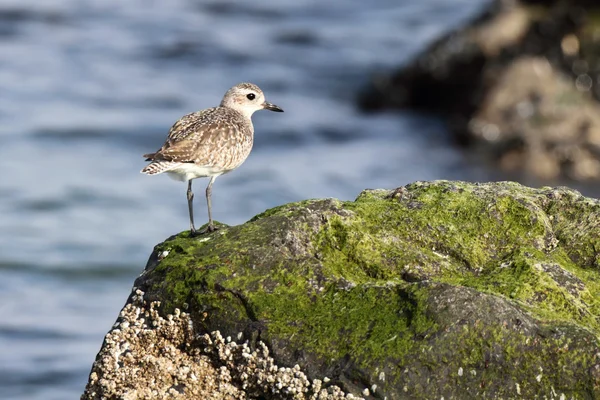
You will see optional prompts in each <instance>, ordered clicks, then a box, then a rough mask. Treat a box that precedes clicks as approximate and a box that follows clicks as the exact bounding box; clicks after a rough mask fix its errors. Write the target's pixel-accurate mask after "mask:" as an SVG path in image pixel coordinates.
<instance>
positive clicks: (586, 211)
mask: <svg viewBox="0 0 600 400" xmlns="http://www.w3.org/2000/svg"><path fill="white" fill-rule="evenodd" d="M599 269H600V202H599V201H598V200H594V199H589V198H585V197H583V196H581V195H580V194H579V193H578V192H576V191H574V190H570V189H566V188H543V189H532V188H528V187H524V186H521V185H518V184H515V183H510V182H500V183H488V184H471V183H465V182H448V181H435V182H416V183H413V184H410V185H407V186H404V187H401V188H398V189H396V190H393V191H390V190H368V191H364V192H363V193H361V195H360V196H359V197H358V198H357V199H356V201H353V202H342V201H338V200H334V199H327V200H308V201H303V202H299V203H292V204H287V205H283V206H280V207H276V208H274V209H271V210H267V211H266V212H264V213H262V214H260V215H258V216H256V217H254V218H253V219H251V220H250V221H248V222H247V223H245V224H242V225H239V226H235V227H223V228H222V229H220V230H219V231H217V232H214V233H212V234H210V235H205V236H200V237H195V238H190V237H189V232H183V233H181V234H179V235H177V236H173V237H171V238H170V239H168V240H167V241H165V242H163V243H161V244H159V245H157V246H156V248H155V249H154V252H153V254H152V256H151V257H150V259H149V261H148V264H147V266H146V269H145V271H144V272H143V273H142V275H141V276H140V277H139V278H138V279H137V280H136V282H135V285H134V286H135V287H136V288H137V289H136V290H139V291H140V292H137V293H138V294H136V293H134V294H132V296H131V297H130V299H129V300H128V304H127V305H126V306H125V308H124V311H123V312H124V313H125V314H126V315H132V316H137V317H136V318H139V317H142V318H145V319H146V320H147V321H146V320H145V321H144V322H142V323H145V324H146V325H147V327H148V328H143V327H140V326H139V325H138V326H136V327H134V329H133V330H132V331H131V332H130V333H129V334H128V335H129V336H125V337H123V333H122V332H124V329H125V328H123V322H122V320H119V321H118V322H119V324H120V325H119V326H117V327H115V328H114V329H113V331H111V332H110V333H109V334H108V335H107V339H106V340H105V343H104V345H103V347H102V349H101V351H100V353H99V355H98V358H97V360H96V363H95V364H94V367H93V369H92V374H91V377H90V382H89V383H88V387H87V388H86V392H85V394H84V395H83V396H82V399H96V398H102V397H106V398H111V396H114V393H117V392H115V391H114V390H119V391H120V392H118V393H136V394H139V393H141V392H139V390H142V388H139V387H133V386H131V387H130V386H127V385H134V386H135V384H136V383H135V382H136V380H135V379H133V381H131V380H130V381H127V380H123V379H118V376H128V375H131V376H134V377H135V376H152V377H153V379H154V380H153V382H167V383H165V384H164V385H163V386H161V387H162V388H163V389H164V388H165V387H166V388H167V389H169V390H171V389H174V390H175V391H176V392H177V393H174V392H173V393H172V396H173V398H182V399H188V398H190V399H191V398H197V397H194V395H195V393H196V391H197V390H199V389H198V388H199V387H201V386H202V385H204V386H206V387H209V386H210V387H211V388H213V389H212V390H216V391H215V392H213V395H214V396H218V395H220V393H222V392H221V391H229V392H227V393H234V394H231V397H229V398H235V399H237V398H240V399H241V398H256V397H254V396H259V395H260V396H262V398H265V399H271V398H272V399H287V398H289V399H309V398H344V397H310V396H314V395H317V394H318V395H321V394H320V393H322V395H323V396H346V397H345V398H352V397H353V398H357V397H363V398H365V399H375V398H380V399H382V398H387V399H388V400H394V399H407V398H411V399H412V398H414V399H420V398H439V397H441V396H443V397H445V398H473V397H477V398H534V397H536V396H538V397H543V396H546V397H548V398H560V397H561V396H562V395H564V396H566V397H567V398H571V397H574V398H580V397H586V396H587V397H592V398H593V397H595V396H596V397H597V396H600V351H599V349H600V346H599V337H600V318H599V317H598V315H600V303H599V302H598V300H597V299H598V298H600V283H598V282H600V279H599V278H600V276H599V275H600V271H599ZM142 292H143V293H144V294H143V300H144V301H145V302H146V306H144V307H150V308H149V309H148V308H146V310H145V311H144V312H142V311H139V312H138V311H136V310H137V309H139V307H140V303H139V302H140V299H139V298H138V297H139V293H142ZM157 301H159V302H160V307H158V308H156V303H154V302H157ZM153 303H154V304H155V306H151V304H153ZM136 307H137V308H136ZM177 309H180V310H185V314H182V313H177V311H175V310H177ZM142 314H144V316H142ZM146 314H147V315H148V317H146V316H145V315H146ZM169 314H171V315H172V316H171V317H169V316H168V315H169ZM182 315H183V317H182ZM122 318H123V316H122ZM161 318H162V320H161ZM182 318H183V319H182ZM131 320H132V317H129V322H128V323H129V325H128V328H131V327H132V325H133V324H132V322H131ZM155 321H162V322H159V323H158V327H157V328H153V327H154V322H155ZM186 321H189V322H186ZM163 325H164V327H163ZM174 326H175V327H177V326H179V328H177V329H175V328H174ZM186 327H189V330H186V329H188V328H186ZM121 329H123V331H120V330H121ZM144 329H151V330H152V329H153V330H155V331H156V332H159V331H160V332H164V333H163V334H161V335H162V336H160V335H158V336H157V335H156V334H150V333H148V335H150V336H148V337H149V338H150V337H156V339H154V340H150V339H148V341H146V342H144V341H142V340H141V339H142V338H145V337H146V335H147V333H146V331H145V330H144ZM215 331H219V332H220V335H221V339H219V336H210V334H211V332H215ZM214 335H216V334H214ZM222 337H230V338H231V341H232V342H236V343H239V344H236V346H237V347H234V348H231V347H227V348H229V351H230V354H234V353H235V354H238V353H239V354H257V355H258V354H263V355H265V354H267V355H268V356H269V357H272V363H273V365H277V366H278V367H279V368H284V370H283V373H286V371H289V372H290V373H291V377H290V378H289V379H288V381H289V382H292V384H291V385H289V386H286V385H287V383H286V382H287V381H286V382H283V380H284V379H283V378H281V379H280V380H279V381H278V382H280V383H281V387H279V386H278V385H275V386H268V385H267V386H260V384H258V385H254V386H252V385H250V386H246V387H244V384H248V383H247V382H246V381H244V380H243V379H241V380H240V379H239V377H236V376H238V375H236V372H232V371H239V370H244V368H247V366H244V365H241V366H239V367H240V368H238V366H237V364H236V363H234V364H227V365H228V367H227V371H229V372H228V373H227V374H225V376H230V377H231V379H230V380H226V379H224V378H222V376H223V375H220V376H221V378H219V377H216V378H215V377H214V374H213V375H210V376H212V377H213V378H210V379H212V380H210V379H209V378H206V380H205V381H204V383H202V384H200V383H195V382H196V381H193V382H192V381H191V380H190V379H188V378H186V376H184V377H183V378H180V377H179V375H178V374H181V373H183V372H181V371H192V370H195V369H197V368H199V367H198V366H197V365H195V364H194V365H191V364H190V363H192V364H193V363H201V362H202V360H205V361H206V363H207V365H208V364H210V365H212V368H213V369H214V370H216V371H219V368H221V367H222V366H223V362H225V363H226V362H229V361H231V360H230V359H227V358H225V361H220V362H219V361H216V360H218V359H221V360H222V358H220V357H221V355H222V354H225V352H226V348H224V347H220V348H217V347H214V343H215V342H219V343H221V344H223V343H225V344H227V341H226V340H225V341H223V340H222ZM173 338H174V339H173ZM115 343H117V344H118V346H120V348H121V349H125V350H126V351H122V350H118V351H116V350H115V348H116V347H115V346H116V345H115ZM136 343H137V344H136ZM140 343H145V344H143V345H140ZM261 343H264V344H265V345H266V347H264V346H263V345H262V344H261ZM211 346H213V347H211ZM207 348H208V349H209V351H208V352H207V351H206V349H207ZM173 349H175V350H176V351H175V350H173ZM236 349H237V350H236ZM239 349H246V350H239ZM267 349H268V353H266V350H267ZM173 351H175V353H177V352H179V353H181V354H180V355H177V354H175V355H174V356H173V357H172V358H171V359H169V362H168V363H167V364H166V365H169V366H170V367H169V368H159V367H157V365H158V364H157V363H156V362H155V361H154V360H155V358H156V357H157V354H162V357H167V358H168V357H171V356H170V354H174V353H173ZM236 351H237V352H238V353H236ZM116 353H118V354H120V355H119V360H124V361H122V362H121V364H119V366H118V367H116V366H115V365H117V364H118V363H117V362H115V359H116V356H115V354H116ZM206 354H209V355H211V354H212V357H213V358H210V357H208V358H207V359H200V358H194V357H196V355H206ZM215 355H219V358H215ZM225 355H226V356H227V357H228V355H227V354H225ZM242 357H244V356H243V355H242ZM127 360H129V361H127ZM182 360H183V361H182ZM227 360H229V361H227ZM211 363H212V364H211ZM163 364H164V363H163ZM202 365H204V364H202ZM296 365H298V367H295V366H296ZM184 367H187V369H184ZM207 368H208V367H207ZM207 368H205V369H207ZM269 368H270V367H269ZM286 368H289V370H287V369H286ZM246 371H247V370H246ZM278 371H281V369H279V370H278ZM246 373H247V375H248V377H251V379H250V382H252V379H254V382H258V379H257V378H256V372H253V373H248V372H246ZM119 374H120V375H119ZM198 374H200V372H198ZM187 376H189V374H188V375H187ZM239 376H241V375H239ZM325 377H328V378H329V379H330V381H329V382H328V383H327V384H325ZM175 378H177V381H176V383H175V380H174V379H175ZM197 378H198V381H201V379H204V378H202V377H200V376H197ZM274 379H275V378H274ZM277 379H279V378H277ZM286 379H287V378H286ZM209 381H210V382H213V383H209ZM214 382H217V383H214ZM261 382H262V380H261ZM319 383H320V384H322V385H321V386H319ZM169 384H170V385H171V386H168V385H169ZM315 385H316V386H315ZM333 385H335V386H337V388H335V389H334V388H333ZM124 386H125V387H124ZM292 387H293V388H294V390H287V391H286V389H284V388H292ZM317 387H318V390H317V389H316V388H317ZM215 388H216V389H215ZM249 388H250V389H249ZM163 389H161V390H163ZM275 389H277V390H279V392H277V393H276V392H273V390H275ZM305 390H306V391H305ZM323 390H325V392H323ZM163 393H167V392H163ZM275 393H276V394H275ZM165 396H166V395H165ZM133 398H136V397H135V396H134V397H133ZM206 398H210V397H206ZM215 398H220V397H215ZM223 398H227V397H223Z"/></svg>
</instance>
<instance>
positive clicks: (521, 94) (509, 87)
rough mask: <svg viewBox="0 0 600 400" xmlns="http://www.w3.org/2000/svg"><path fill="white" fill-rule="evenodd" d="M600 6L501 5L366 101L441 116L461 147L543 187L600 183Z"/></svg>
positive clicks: (376, 84)
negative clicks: (557, 182) (557, 181)
mask: <svg viewBox="0 0 600 400" xmlns="http://www.w3.org/2000/svg"><path fill="white" fill-rule="evenodd" d="M598 13H600V4H599V3H597V2H591V1H584V0H578V1H570V2H565V1H559V0H555V1H534V0H522V1H516V0H496V1H494V2H492V3H491V4H490V6H489V8H488V9H486V10H485V11H484V12H483V13H482V15H480V16H478V17H477V18H475V19H474V20H473V21H472V22H471V23H469V24H468V26H466V27H464V28H461V29H459V30H457V31H455V32H453V33H451V34H449V35H447V36H445V37H443V38H441V39H439V40H438V41H437V42H436V43H434V44H433V45H432V46H431V47H430V48H428V49H427V50H426V51H424V52H423V53H422V54H421V55H420V56H418V57H417V59H416V60H415V61H414V62H412V63H410V64H408V65H407V66H406V67H402V68H400V69H399V70H397V71H396V72H394V73H392V74H390V75H389V76H379V77H376V78H374V79H373V82H372V84H371V85H370V86H369V87H368V88H367V89H365V91H364V92H363V93H362V94H361V96H360V105H361V107H362V108H363V109H365V110H371V111H373V110H378V109H381V108H390V107H391V108H414V109H418V110H421V111H426V112H434V113H438V114H440V115H442V116H443V117H444V118H445V119H446V120H447V121H448V125H449V127H450V129H451V131H452V132H453V133H454V134H455V136H456V138H457V141H458V142H459V143H461V144H464V145H471V146H474V147H475V149H476V150H483V151H484V152H485V153H484V154H486V155H487V156H488V157H487V158H492V159H494V160H497V163H498V165H499V166H500V167H502V168H504V169H506V170H511V171H522V172H523V173H524V174H525V175H526V176H527V175H532V176H535V177H538V178H542V179H554V178H564V177H567V178H570V179H575V180H589V179H596V180H597V179H600V146H599V143H600V141H599V136H600V123H599V121H600V118H599V117H598V115H600V106H599V105H598V103H597V101H596V100H598V99H600V85H599V84H598V82H600V24H599V23H598V21H599V20H598V18H596V15H598Z"/></svg>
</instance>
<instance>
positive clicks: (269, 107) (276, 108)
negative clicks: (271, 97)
mask: <svg viewBox="0 0 600 400" xmlns="http://www.w3.org/2000/svg"><path fill="white" fill-rule="evenodd" d="M263 108H264V109H265V110H271V111H277V112H283V110H282V109H281V108H280V107H279V106H276V105H275V104H271V103H269V102H268V101H265V102H264V103H263Z"/></svg>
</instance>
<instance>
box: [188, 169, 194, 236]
mask: <svg viewBox="0 0 600 400" xmlns="http://www.w3.org/2000/svg"><path fill="white" fill-rule="evenodd" d="M187 200H188V210H189V211H190V232H191V234H192V235H194V234H195V233H196V227H194V202H193V200H194V192H192V180H191V179H190V180H189V181H188V190H187Z"/></svg>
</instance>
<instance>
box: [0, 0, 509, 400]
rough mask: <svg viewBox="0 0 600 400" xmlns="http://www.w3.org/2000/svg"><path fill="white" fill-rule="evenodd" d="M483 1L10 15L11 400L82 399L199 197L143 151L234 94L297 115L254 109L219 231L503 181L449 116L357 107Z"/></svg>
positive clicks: (259, 0) (2, 351) (0, 5)
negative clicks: (164, 245)
mask: <svg viewBox="0 0 600 400" xmlns="http://www.w3.org/2000/svg"><path fill="white" fill-rule="evenodd" d="M483 3H484V0H460V1H457V0H422V1H419V2H415V1H412V0H373V1H369V2H365V1H362V0H361V1H359V0H351V1H350V0H346V1H298V0H278V1H277V2H274V1H267V0H255V1H253V2H248V1H242V0H237V1H233V0H230V1H221V0H213V1H192V0H188V1H184V0H169V1H158V0H154V1H153V0H129V1H122V0H46V1H41V0H40V1H34V0H10V1H9V0H2V1H0V143H1V145H0V170H1V171H3V173H2V177H1V178H0V213H1V214H0V215H1V218H0V274H1V279H0V313H1V314H0V315H1V317H2V318H0V393H1V396H0V397H2V398H3V399H44V400H49V399H61V400H63V399H69V398H77V397H78V396H79V394H80V393H81V392H82V391H83V388H84V385H85V383H86V381H87V376H88V373H89V370H90V367H91V365H92V362H93V361H94V357H95V355H96V353H97V351H98V349H99V348H100V346H101V343H102V339H103V336H104V334H105V333H106V332H107V331H108V329H109V328H110V327H111V325H112V324H113V322H114V320H115V318H116V317H117V314H118V312H119V310H120V308H121V307H122V306H123V304H124V302H125V300H126V298H127V295H128V293H129V290H130V288H131V285H132V283H133V280H134V279H135V277H136V276H137V275H138V274H139V273H140V272H141V271H142V269H143V267H144V265H145V262H146V260H147V257H148V256H149V254H150V252H151V250H152V247H153V246H154V245H155V244H156V243H158V242H160V241H162V240H164V239H165V238H167V237H168V236H170V235H172V234H174V233H176V232H179V231H181V230H184V229H187V227H188V219H187V218H188V217H187V207H186V198H185V189H186V188H185V185H183V184H182V183H180V182H175V181H172V180H170V179H168V178H167V177H165V176H158V177H148V176H144V175H141V174H140V173H139V170H140V169H141V168H142V167H143V166H144V164H145V163H144V161H143V158H142V157H141V154H143V153H145V152H150V151H153V150H156V149H157V148H158V147H159V146H160V145H161V144H162V142H163V140H164V138H165V136H166V134H167V132H168V129H169V128H170V126H171V125H172V124H173V122H175V121H176V120H177V119H178V118H179V117H180V116H182V115H183V114H186V113H188V112H191V111H194V110H198V109H202V108H206V107H210V106H214V105H216V104H218V102H219V101H220V99H221V97H222V95H223V93H224V92H225V91H226V90H227V89H228V88H229V87H230V86H232V85H233V84H235V83H238V82H241V81H251V82H255V83H257V84H258V85H259V86H261V87H262V88H263V89H264V91H265V92H266V95H267V98H268V99H269V100H270V101H271V102H273V103H275V104H278V105H280V106H281V107H283V108H284V109H285V111H286V112H285V113H283V114H277V113H269V112H259V113H257V114H255V117H254V121H255V128H256V132H257V134H256V141H255V148H254V150H253V153H252V155H251V156H250V158H249V159H248V160H247V161H246V163H245V164H244V165H243V166H242V167H241V168H240V169H238V170H236V171H235V172H233V173H231V174H229V175H226V176H223V177H221V178H219V179H218V180H217V181H216V183H215V186H214V188H213V209H214V216H215V218H216V219H217V220H219V221H221V222H224V223H228V224H239V223H242V222H244V221H245V220H248V219H249V218H251V217H252V216H253V215H255V214H257V213H259V212H261V211H263V210H265V209H267V208H269V207H272V206H276V205H279V204H282V203H285V202H290V201H295V200H301V199H306V198H313V197H337V198H341V199H353V198H354V197H355V196H356V195H357V194H358V193H359V192H360V191H361V190H362V189H365V188H380V187H381V188H393V187H397V186H400V185H403V184H406V183H409V182H411V181H415V180H421V179H465V180H489V179H496V178H499V176H498V175H497V173H496V172H494V171H493V170H491V169H488V168H487V167H485V166H482V165H481V163H476V162H473V161H472V160H469V157H466V154H464V153H463V152H462V151H461V150H458V149H456V148H454V147H453V146H452V145H451V143H450V142H451V141H450V140H449V139H448V136H447V132H446V131H445V130H444V126H443V124H442V123H441V122H440V121H438V120H436V119H435V118H432V117H428V116H423V115H416V114H413V113H410V112H404V113H395V114H377V115H363V114H361V113H359V112H358V111H357V110H356V108H355V105H354V104H355V96H356V93H357V91H358V89H359V88H360V87H361V86H362V85H363V84H364V83H365V82H366V80H367V78H368V76H369V75H370V74H372V73H374V72H377V71H385V70H388V69H389V68H391V67H392V66H395V65H397V64H400V63H402V62H406V61H407V60H409V59H410V57H411V56H413V55H414V54H415V53H416V52H418V51H420V50H422V49H423V48H424V47H425V46H426V45H427V44H428V43H430V42H431V41H432V40H434V39H435V38H436V37H437V36H438V35H440V34H442V33H443V32H445V31H448V30H449V29H451V28H453V27H454V26H457V25H459V24H460V23H461V22H462V21H464V20H465V19H466V18H469V17H470V16H472V15H473V14H474V13H476V12H477V10H478V9H479V8H480V7H481V6H482V4H483ZM500 178H501V176H500ZM195 182H196V183H195V189H196V193H197V196H196V199H197V201H196V216H197V219H196V221H197V225H198V226H199V225H202V224H203V223H204V222H205V221H206V208H205V203H204V199H203V196H202V193H203V190H204V185H205V184H206V182H204V181H201V180H200V181H195Z"/></svg>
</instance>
